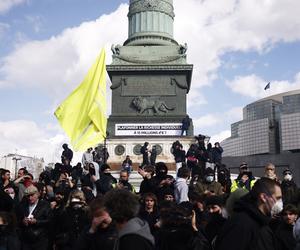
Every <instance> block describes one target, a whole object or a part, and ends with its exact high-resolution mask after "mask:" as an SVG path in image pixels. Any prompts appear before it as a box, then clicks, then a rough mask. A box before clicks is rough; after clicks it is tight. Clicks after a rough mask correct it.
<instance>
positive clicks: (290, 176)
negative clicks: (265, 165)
mask: <svg viewBox="0 0 300 250" xmlns="http://www.w3.org/2000/svg"><path fill="white" fill-rule="evenodd" d="M292 178H293V176H292V175H291V174H286V175H285V176H284V180H285V181H291V180H292Z"/></svg>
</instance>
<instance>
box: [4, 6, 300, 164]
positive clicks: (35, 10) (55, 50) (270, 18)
mask: <svg viewBox="0 0 300 250" xmlns="http://www.w3.org/2000/svg"><path fill="white" fill-rule="evenodd" d="M174 7H175V14H176V17H175V24H174V29H175V34H174V37H175V39H176V40H177V41H178V42H179V43H181V44H183V43H185V42H187V44H188V51H187V54H188V62H189V63H191V64H194V72H193V80H192V89H191V91H190V94H189V97H188V113H189V115H190V116H191V117H192V118H193V120H194V125H195V133H202V134H207V135H210V136H211V137H212V139H211V140H212V141H213V142H214V141H221V140H222V139H224V138H226V137H228V136H230V125H231V123H233V122H236V121H238V120H240V119H241V118H242V108H243V107H244V106H245V105H247V104H249V103H251V102H253V101H256V100H258V99H260V98H263V97H265V96H268V95H272V94H276V93H280V92H284V91H289V90H293V89H297V88H299V87H300V74H299V71H300V62H299V58H300V42H299V41H300V18H299V17H298V13H297V10H298V9H299V7H300V2H299V3H298V1H293V0H286V1H284V2H283V1H280V0H243V1H242V0H238V1H235V0H204V1H200V0H185V1H182V0H174ZM127 12H128V1H126V0H109V1H104V0H85V1H82V0H6V1H1V0H0V105H1V107H2V108H1V109H0V157H2V156H3V155H5V154H7V153H14V152H15V151H16V150H17V152H18V153H22V154H26V155H35V156H39V157H44V158H45V159H46V162H50V161H54V160H56V157H57V155H58V156H59V152H60V145H61V143H62V142H64V141H66V140H67V138H66V136H65V134H64V133H63V131H62V130H61V129H60V127H59V126H58V123H57V121H56V120H55V118H54V116H53V111H54V110H55V108H56V107H57V105H58V104H59V103H60V102H61V101H62V100H63V99H64V98H65V97H66V96H67V95H68V94H69V93H70V92H71V91H72V90H73V89H74V88H75V87H76V86H77V85H78V84H79V83H80V82H81V80H82V79H83V77H84V75H85V73H86V72H87V70H88V68H89V67H90V66H91V64H92V63H93V61H94V59H95V57H96V56H97V54H98V53H99V51H100V48H101V47H105V48H106V50H107V63H108V64H109V63H110V62H111V52H110V47H111V44H122V43H123V42H124V41H125V40H126V38H127V16H126V15H127ZM187 16H188V17H189V18H187ZM187 27H188V28H187ZM269 81H271V89H269V90H268V91H264V90H263V88H264V86H265V85H266V84H267V82H269ZM108 86H109V82H108ZM108 90H109V88H108ZM108 101H110V93H109V92H108ZM109 105H110V104H109ZM108 112H109V111H108Z"/></svg>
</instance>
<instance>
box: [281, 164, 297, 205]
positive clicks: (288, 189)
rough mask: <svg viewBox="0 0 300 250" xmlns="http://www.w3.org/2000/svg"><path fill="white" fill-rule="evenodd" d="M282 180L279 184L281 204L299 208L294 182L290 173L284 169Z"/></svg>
mask: <svg viewBox="0 0 300 250" xmlns="http://www.w3.org/2000/svg"><path fill="white" fill-rule="evenodd" d="M282 175H283V180H282V182H281V190H282V198H283V204H284V205H287V204H293V205H295V206H298V207H300V206H299V205H300V191H299V188H298V187H297V184H296V183H295V182H294V179H293V174H292V171H291V170H289V169H285V170H284V171H283V173H282Z"/></svg>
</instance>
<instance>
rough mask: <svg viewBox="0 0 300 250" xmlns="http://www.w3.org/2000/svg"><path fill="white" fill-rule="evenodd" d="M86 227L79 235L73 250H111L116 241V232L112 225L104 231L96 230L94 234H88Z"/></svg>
mask: <svg viewBox="0 0 300 250" xmlns="http://www.w3.org/2000/svg"><path fill="white" fill-rule="evenodd" d="M89 228H90V227H87V228H86V229H85V230H84V231H83V232H82V234H81V235H80V237H79V239H78V240H77V243H76V244H75V247H74V250H113V248H114V245H115V241H116V239H117V231H116V228H115V227H114V226H113V225H110V226H109V227H108V228H106V229H98V230H97V231H96V232H95V233H93V234H91V233H89Z"/></svg>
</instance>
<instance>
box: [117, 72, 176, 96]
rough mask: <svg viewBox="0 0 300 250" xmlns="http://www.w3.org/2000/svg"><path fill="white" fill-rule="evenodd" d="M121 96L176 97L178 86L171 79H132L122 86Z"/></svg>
mask: <svg viewBox="0 0 300 250" xmlns="http://www.w3.org/2000/svg"><path fill="white" fill-rule="evenodd" d="M121 96H176V86H175V85H174V84H172V81H171V79H170V77H159V78H157V76H143V77H139V78H134V77H132V78H127V79H126V84H124V83H123V84H122V92H121Z"/></svg>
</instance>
